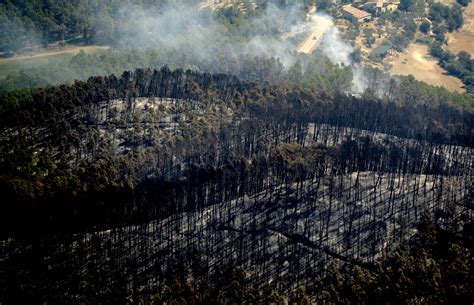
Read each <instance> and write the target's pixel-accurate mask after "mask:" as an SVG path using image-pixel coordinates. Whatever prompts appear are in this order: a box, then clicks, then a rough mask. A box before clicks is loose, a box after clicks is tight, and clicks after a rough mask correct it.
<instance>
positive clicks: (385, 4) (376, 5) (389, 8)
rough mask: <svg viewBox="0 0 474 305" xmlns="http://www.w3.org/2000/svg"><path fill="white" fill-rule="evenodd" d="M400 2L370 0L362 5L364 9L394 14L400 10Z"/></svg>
mask: <svg viewBox="0 0 474 305" xmlns="http://www.w3.org/2000/svg"><path fill="white" fill-rule="evenodd" d="M399 4H400V2H399V1H392V0H369V1H367V2H366V3H364V4H363V5H362V7H363V8H366V9H367V8H372V9H374V10H375V11H377V12H393V11H395V10H396V9H397V8H398V5H399Z"/></svg>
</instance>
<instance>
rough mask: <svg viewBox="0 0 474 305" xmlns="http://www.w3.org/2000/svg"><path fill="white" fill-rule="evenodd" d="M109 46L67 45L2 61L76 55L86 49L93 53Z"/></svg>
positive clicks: (0, 59) (1, 60)
mask: <svg viewBox="0 0 474 305" xmlns="http://www.w3.org/2000/svg"><path fill="white" fill-rule="evenodd" d="M109 48H110V47H109V46H74V45H70V46H66V47H64V48H61V49H57V50H45V51H41V52H38V53H31V54H24V55H20V56H16V57H12V58H0V63H6V62H20V61H27V60H32V59H39V58H47V57H52V56H57V55H65V54H69V55H76V54H79V52H81V51H84V52H85V53H93V52H96V51H102V50H107V49H109Z"/></svg>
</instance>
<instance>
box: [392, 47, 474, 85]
mask: <svg viewBox="0 0 474 305" xmlns="http://www.w3.org/2000/svg"><path fill="white" fill-rule="evenodd" d="M391 64H392V68H391V69H390V73H391V74H393V75H410V74H411V75H413V76H414V77H415V78H416V79H417V80H420V81H424V82H426V83H427V84H430V85H433V86H441V87H444V88H446V89H447V90H448V91H451V92H459V93H464V92H466V90H465V89H464V88H463V83H462V82H461V80H460V79H458V78H456V77H454V76H451V75H447V74H446V71H445V70H444V69H443V68H441V67H440V66H439V65H438V62H437V60H436V59H434V58H432V57H431V56H430V55H429V52H428V46H426V45H421V44H411V45H410V46H409V47H408V49H407V50H406V51H405V52H404V53H403V54H400V56H398V57H397V58H395V59H394V60H393V61H392V62H391Z"/></svg>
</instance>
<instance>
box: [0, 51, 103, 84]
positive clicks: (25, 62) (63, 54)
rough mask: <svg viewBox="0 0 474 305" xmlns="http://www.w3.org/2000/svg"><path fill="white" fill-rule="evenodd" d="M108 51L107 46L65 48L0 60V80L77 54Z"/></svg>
mask: <svg viewBox="0 0 474 305" xmlns="http://www.w3.org/2000/svg"><path fill="white" fill-rule="evenodd" d="M107 49H109V47H108V46H66V47H64V48H62V49H59V50H45V51H42V52H39V53H32V54H26V55H21V56H17V57H13V58H1V59H0V79H3V78H5V77H7V76H8V75H9V74H12V73H15V72H18V71H20V70H25V69H31V68H36V67H40V66H43V65H47V64H48V63H50V61H51V60H55V61H57V60H59V61H60V60H64V59H67V58H71V57H73V56H74V55H77V54H79V52H80V51H81V50H82V51H84V52H85V53H93V52H97V51H101V50H107Z"/></svg>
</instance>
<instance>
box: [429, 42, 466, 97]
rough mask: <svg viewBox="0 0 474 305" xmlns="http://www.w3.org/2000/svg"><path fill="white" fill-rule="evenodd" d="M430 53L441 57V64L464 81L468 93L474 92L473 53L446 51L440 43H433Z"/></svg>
mask: <svg viewBox="0 0 474 305" xmlns="http://www.w3.org/2000/svg"><path fill="white" fill-rule="evenodd" d="M430 53H431V55H433V56H434V57H437V58H438V59H439V62H440V65H441V66H442V67H443V68H445V69H446V71H448V73H449V74H451V75H454V76H456V77H458V78H460V79H461V80H462V81H463V83H464V84H465V85H466V90H467V92H468V93H471V94H472V93H473V92H474V59H472V58H471V54H469V53H467V52H464V51H461V52H459V54H458V55H457V56H455V55H454V54H452V53H451V52H449V51H445V50H444V49H443V48H442V46H441V45H439V44H433V45H432V46H431V48H430Z"/></svg>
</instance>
